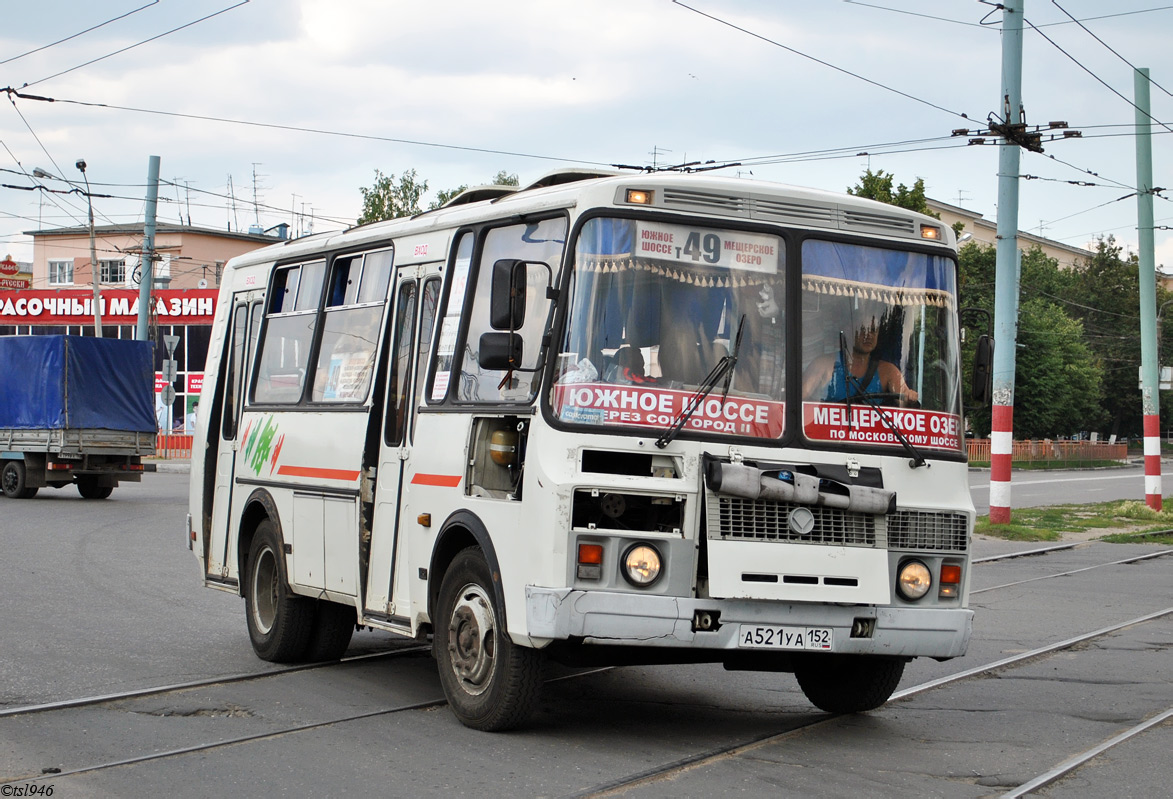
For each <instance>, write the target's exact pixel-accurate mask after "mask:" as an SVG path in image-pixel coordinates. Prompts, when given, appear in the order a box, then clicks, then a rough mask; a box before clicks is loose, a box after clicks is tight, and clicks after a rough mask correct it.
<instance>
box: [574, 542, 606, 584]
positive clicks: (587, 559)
mask: <svg viewBox="0 0 1173 799" xmlns="http://www.w3.org/2000/svg"><path fill="white" fill-rule="evenodd" d="M602 576H603V545H602V544H579V545H578V579H580V580H598V579H599V578H601V577H602Z"/></svg>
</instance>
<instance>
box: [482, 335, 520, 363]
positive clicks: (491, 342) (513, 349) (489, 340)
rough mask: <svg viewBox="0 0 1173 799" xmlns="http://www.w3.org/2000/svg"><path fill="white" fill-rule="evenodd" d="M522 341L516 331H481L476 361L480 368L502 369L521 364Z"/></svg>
mask: <svg viewBox="0 0 1173 799" xmlns="http://www.w3.org/2000/svg"><path fill="white" fill-rule="evenodd" d="M521 356H522V342H521V336H519V335H517V334H516V333H482V334H481V341H480V348H479V350H478V352H477V363H478V364H479V365H480V367H481V368H482V369H488V370H491V371H503V370H505V369H516V368H518V367H520V366H521Z"/></svg>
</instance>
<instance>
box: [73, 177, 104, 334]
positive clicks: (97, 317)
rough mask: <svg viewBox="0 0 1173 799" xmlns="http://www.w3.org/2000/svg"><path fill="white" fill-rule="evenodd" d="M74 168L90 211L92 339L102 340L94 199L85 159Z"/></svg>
mask: <svg viewBox="0 0 1173 799" xmlns="http://www.w3.org/2000/svg"><path fill="white" fill-rule="evenodd" d="M74 166H76V167H77V169H78V171H79V172H81V176H82V178H83V179H84V180H85V182H86V205H88V206H89V209H90V269H91V270H92V271H93V275H94V337H95V338H102V289H101V286H100V285H99V284H100V283H101V281H102V270H101V268H100V267H99V266H98V246H97V242H96V241H95V236H94V198H93V196H92V195H91V194H90V178H89V176H88V175H86V161H85V159H84V158H79V159H77V163H76V164H74Z"/></svg>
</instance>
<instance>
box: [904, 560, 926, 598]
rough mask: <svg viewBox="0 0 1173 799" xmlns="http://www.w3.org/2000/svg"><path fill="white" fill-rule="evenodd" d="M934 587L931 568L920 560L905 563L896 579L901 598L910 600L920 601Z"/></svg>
mask: <svg viewBox="0 0 1173 799" xmlns="http://www.w3.org/2000/svg"><path fill="white" fill-rule="evenodd" d="M932 585H933V575H932V573H931V572H930V571H929V567H928V566H926V565H924V564H923V563H921V562H920V561H919V560H909V561H905V562H904V564H903V565H901V567H900V572H899V574H898V575H897V577H896V591H897V593H899V594H900V596H902V597H904V598H905V599H909V600H916V599H920V598H921V597H922V596H924V595H925V594H927V593H928V591H929V588H930V587H931V586H932Z"/></svg>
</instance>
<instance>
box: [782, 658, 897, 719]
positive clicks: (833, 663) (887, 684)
mask: <svg viewBox="0 0 1173 799" xmlns="http://www.w3.org/2000/svg"><path fill="white" fill-rule="evenodd" d="M903 674H904V661H903V660H901V659H899V658H887V657H877V656H869V655H809V656H807V657H805V658H803V659H802V660H801V661H800V662H799V663H798V664H797V665H796V666H795V669H794V676H795V677H796V678H797V679H798V685H799V687H800V688H802V692H803V693H804V694H806V698H807V699H809V700H810V702H811V704H813V705H814V706H815V707H817V708H818V709H819V710H825V711H826V712H828V713H863V712H864V711H867V710H875V709H876V708H878V707H880V706H881V705H883V704H884V703H885V702H887V701H888V697H890V696H892V692H893V691H895V690H896V686H897V685H899V684H900V677H901V675H903Z"/></svg>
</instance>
